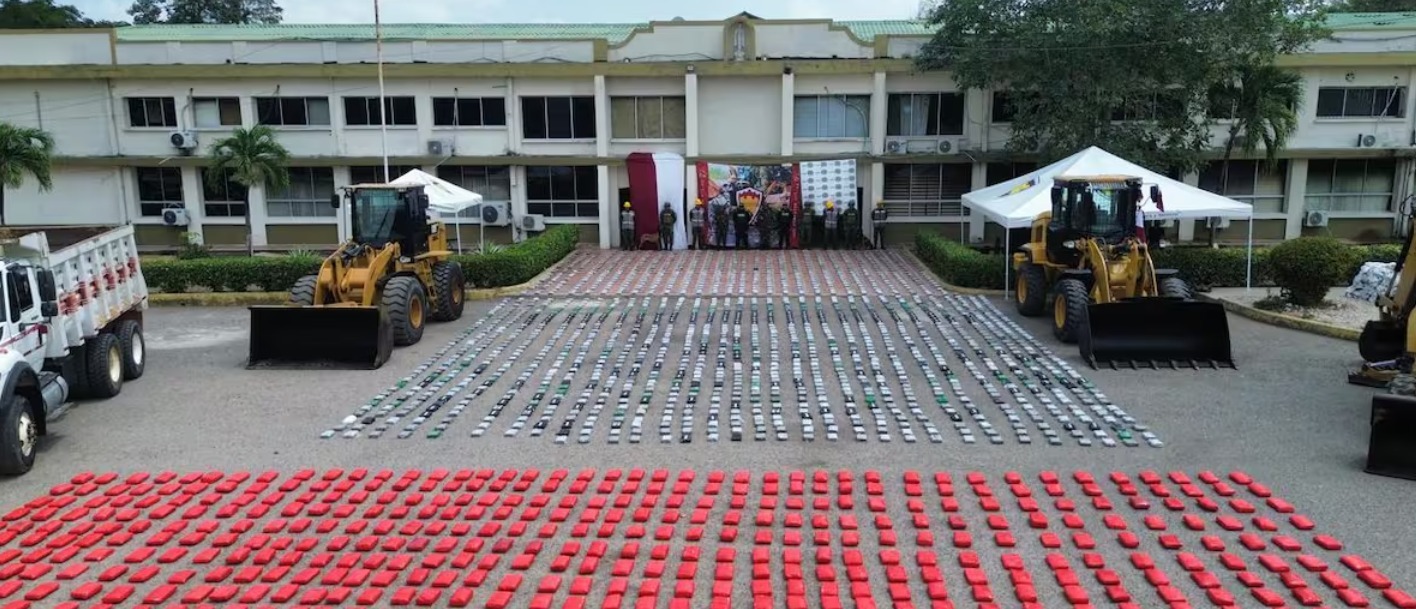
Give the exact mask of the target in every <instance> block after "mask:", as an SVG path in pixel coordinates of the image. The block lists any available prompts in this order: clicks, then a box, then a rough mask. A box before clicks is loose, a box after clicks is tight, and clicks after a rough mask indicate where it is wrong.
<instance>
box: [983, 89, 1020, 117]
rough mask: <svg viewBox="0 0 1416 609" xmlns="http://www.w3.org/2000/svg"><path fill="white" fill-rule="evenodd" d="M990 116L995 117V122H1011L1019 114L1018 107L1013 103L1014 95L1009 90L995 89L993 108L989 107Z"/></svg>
mask: <svg viewBox="0 0 1416 609" xmlns="http://www.w3.org/2000/svg"><path fill="white" fill-rule="evenodd" d="M989 110H990V112H989V116H991V117H993V118H992V120H993V122H995V123H1011V122H1013V118H1014V117H1016V116H1017V115H1018V108H1017V106H1015V105H1014V104H1013V99H1012V95H1011V94H1009V93H1008V92H1007V91H994V92H993V103H992V108H989Z"/></svg>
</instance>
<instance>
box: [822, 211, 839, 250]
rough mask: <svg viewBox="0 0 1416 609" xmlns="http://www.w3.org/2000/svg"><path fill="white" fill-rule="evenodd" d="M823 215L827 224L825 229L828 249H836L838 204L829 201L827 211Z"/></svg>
mask: <svg viewBox="0 0 1416 609" xmlns="http://www.w3.org/2000/svg"><path fill="white" fill-rule="evenodd" d="M822 216H823V219H824V220H825V225H826V230H825V231H824V232H825V233H826V247H827V248H828V249H836V232H837V230H836V224H837V216H836V204H835V203H833V202H831V201H827V202H826V213H824V214H822Z"/></svg>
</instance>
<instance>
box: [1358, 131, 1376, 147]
mask: <svg viewBox="0 0 1416 609" xmlns="http://www.w3.org/2000/svg"><path fill="white" fill-rule="evenodd" d="M1357 147H1358V148H1376V147H1377V136H1375V135H1373V134H1371V133H1363V134H1362V135H1359V136H1357Z"/></svg>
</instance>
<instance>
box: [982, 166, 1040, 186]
mask: <svg viewBox="0 0 1416 609" xmlns="http://www.w3.org/2000/svg"><path fill="white" fill-rule="evenodd" d="M1034 171H1037V163H989V164H988V171H987V176H986V178H985V179H986V180H987V182H988V185H989V186H992V185H994V184H1002V183H1004V182H1007V181H1008V180H1011V179H1013V178H1017V177H1022V176H1025V175H1027V174H1029V173H1032V172H1034Z"/></svg>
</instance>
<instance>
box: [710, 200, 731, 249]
mask: <svg viewBox="0 0 1416 609" xmlns="http://www.w3.org/2000/svg"><path fill="white" fill-rule="evenodd" d="M713 239H714V240H715V241H716V242H715V243H714V245H716V246H718V249H724V248H726V247H727V246H728V206H727V205H719V206H717V207H714V208H713Z"/></svg>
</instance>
